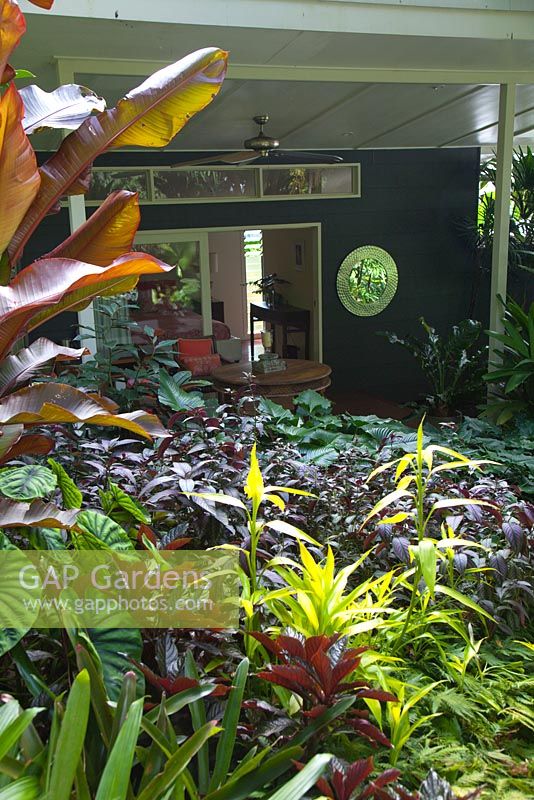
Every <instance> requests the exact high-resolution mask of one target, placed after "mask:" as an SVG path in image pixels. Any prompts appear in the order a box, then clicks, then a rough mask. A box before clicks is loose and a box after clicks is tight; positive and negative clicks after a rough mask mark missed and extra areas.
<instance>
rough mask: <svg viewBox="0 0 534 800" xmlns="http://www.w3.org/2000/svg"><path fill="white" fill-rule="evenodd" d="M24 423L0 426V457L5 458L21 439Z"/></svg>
mask: <svg viewBox="0 0 534 800" xmlns="http://www.w3.org/2000/svg"><path fill="white" fill-rule="evenodd" d="M23 433H24V425H5V426H4V427H3V428H0V458H3V456H5V454H6V453H8V452H9V451H10V450H11V448H12V447H14V446H15V445H16V444H17V442H18V441H19V439H20V437H21V436H22V434H23Z"/></svg>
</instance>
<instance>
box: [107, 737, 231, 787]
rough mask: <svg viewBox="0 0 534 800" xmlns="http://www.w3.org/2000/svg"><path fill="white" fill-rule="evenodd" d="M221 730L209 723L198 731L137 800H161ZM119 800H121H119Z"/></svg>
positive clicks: (180, 748)
mask: <svg viewBox="0 0 534 800" xmlns="http://www.w3.org/2000/svg"><path fill="white" fill-rule="evenodd" d="M219 730H220V728H216V727H215V723H213V722H208V724H207V725H205V726H204V727H203V728H201V729H200V730H199V731H196V733H194V734H193V735H192V736H191V737H190V738H189V739H188V740H187V742H184V744H183V745H182V746H181V747H179V748H178V750H177V751H176V752H175V753H174V754H173V756H172V758H170V759H169V760H168V761H167V763H166V764H165V769H164V770H163V772H160V773H159V775H156V777H155V778H154V780H152V781H151V782H150V783H149V784H148V786H147V787H146V788H145V789H144V790H143V791H142V792H141V794H140V795H139V796H138V798H137V800H159V798H161V797H162V795H163V794H164V792H166V791H167V790H168V789H169V788H170V787H171V786H173V785H174V783H175V782H176V779H177V778H178V777H179V775H180V774H181V773H182V772H183V771H184V770H185V768H186V767H187V765H188V764H189V762H190V761H191V759H192V758H193V756H195V755H196V754H197V753H198V751H199V750H200V748H201V747H202V745H203V744H204V742H206V741H207V740H208V739H209V738H210V737H211V736H213V735H214V734H216V733H218V731H219ZM96 800H110V798H107V797H106V798H104V797H102V798H99V797H97V798H96ZM117 800H119V798H117ZM120 800H122V798H120Z"/></svg>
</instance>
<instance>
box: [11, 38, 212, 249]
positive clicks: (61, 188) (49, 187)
mask: <svg viewBox="0 0 534 800" xmlns="http://www.w3.org/2000/svg"><path fill="white" fill-rule="evenodd" d="M226 60H227V54H226V53H225V52H223V51H222V50H219V49H217V48H214V47H211V48H206V49H204V50H198V51H197V52H195V53H192V54H191V55H189V56H186V57H185V58H182V59H181V60H180V61H178V62H176V63H175V64H171V66H169V67H165V68H164V69H161V70H159V72H156V73H154V75H152V76H151V77H150V78H148V79H147V80H146V81H145V82H144V83H142V84H141V85H140V86H138V87H137V88H136V89H134V90H133V91H131V92H129V93H128V94H127V95H126V97H123V98H122V100H119V102H118V103H117V105H116V106H115V108H111V109H109V110H108V111H103V112H101V113H100V114H96V115H94V116H91V117H88V118H87V119H86V120H85V122H83V123H82V124H81V125H80V127H79V128H78V130H76V131H73V132H72V133H71V134H70V135H69V136H67V137H66V138H65V139H64V140H63V142H62V144H61V146H60V148H59V150H58V151H57V153H55V154H54V155H53V156H52V157H51V158H50V159H49V160H48V161H47V162H46V163H45V164H44V165H43V166H42V167H41V170H40V172H41V187H40V189H39V193H38V194H37V197H36V198H35V201H34V203H33V204H32V206H31V208H30V209H29V210H28V212H27V214H26V216H25V217H24V219H23V220H22V222H21V224H20V226H19V228H18V230H17V232H16V233H15V236H14V237H13V241H12V242H11V245H10V248H9V255H10V258H11V262H12V263H15V262H16V261H17V260H18V258H19V257H20V255H21V253H22V249H23V247H24V245H25V243H26V242H27V240H28V238H29V237H30V236H31V234H32V233H33V231H34V230H35V228H36V227H37V225H38V224H39V222H40V221H41V219H42V218H43V217H44V215H45V214H47V213H48V212H49V211H50V209H51V208H53V206H54V205H55V204H56V203H57V202H58V201H59V199H60V198H61V197H63V196H65V195H67V194H69V193H70V191H71V187H72V185H73V184H77V181H78V178H79V176H80V175H82V174H83V172H84V171H85V170H86V169H87V167H88V166H90V164H92V162H93V161H94V160H95V158H96V157H97V156H98V155H100V153H102V152H104V151H105V150H108V149H110V148H116V147H126V146H129V145H134V146H136V147H164V146H165V145H167V144H168V143H169V142H170V141H171V140H172V139H173V138H174V137H175V136H176V134H177V133H178V131H180V130H181V128H183V126H184V125H185V124H186V122H188V120H189V119H191V117H193V116H194V115H195V114H196V113H197V112H198V111H201V110H202V109H203V108H204V107H205V106H207V105H208V103H210V102H211V100H213V98H214V97H215V96H216V94H217V93H218V91H219V89H220V87H221V84H222V81H223V80H224V76H225V74H226ZM76 188H77V189H79V187H78V186H77V187H76Z"/></svg>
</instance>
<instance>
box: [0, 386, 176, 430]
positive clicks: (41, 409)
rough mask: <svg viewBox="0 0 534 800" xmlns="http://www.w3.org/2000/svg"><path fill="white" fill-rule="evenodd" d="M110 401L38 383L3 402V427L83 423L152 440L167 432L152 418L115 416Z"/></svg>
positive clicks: (0, 414) (0, 418) (145, 415)
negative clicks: (135, 434) (114, 429)
mask: <svg viewBox="0 0 534 800" xmlns="http://www.w3.org/2000/svg"><path fill="white" fill-rule="evenodd" d="M114 408H116V406H115V404H112V403H111V401H110V400H108V399H107V398H100V397H98V396H97V395H93V394H91V395H89V394H85V393H84V392H81V391H80V390H79V389H75V388H74V387H73V386H67V385H66V384H64V383H37V384H34V385H33V386H27V387H26V388H24V389H19V391H18V392H13V394H10V395H9V396H8V397H7V398H5V399H4V400H0V425H15V424H22V425H47V424H50V423H52V424H57V423H63V422H68V423H74V422H84V423H93V424H94V425H103V426H106V427H109V426H117V427H118V428H126V430H129V431H132V433H137V434H138V435H139V436H144V437H145V438H146V439H150V438H152V437H153V436H160V437H165V436H168V435H169V434H168V432H167V431H166V430H165V428H164V427H163V426H162V424H161V422H160V421H159V419H158V418H157V417H155V416H154V415H153V414H148V413H147V412H146V411H131V412H129V413H128V414H115V413H113V409H114Z"/></svg>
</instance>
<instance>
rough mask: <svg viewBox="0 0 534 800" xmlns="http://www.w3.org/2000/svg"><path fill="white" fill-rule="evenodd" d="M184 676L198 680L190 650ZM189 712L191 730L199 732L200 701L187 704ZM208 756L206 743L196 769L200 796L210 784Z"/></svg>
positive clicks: (202, 719) (203, 715)
mask: <svg viewBox="0 0 534 800" xmlns="http://www.w3.org/2000/svg"><path fill="white" fill-rule="evenodd" d="M185 674H186V677H187V678H192V679H193V680H196V681H198V680H199V677H200V676H199V674H198V670H197V667H196V664H195V659H194V658H193V654H192V652H191V650H188V651H187V653H186V656H185ZM189 711H190V713H191V722H192V724H193V730H194V731H199V730H200V729H201V728H202V727H203V726H204V725H205V724H206V707H205V706H204V702H203V701H202V700H195V702H194V703H190V704H189ZM209 759H210V756H209V745H208V742H206V743H205V744H204V745H203V746H202V747H201V748H200V750H199V751H198V758H197V769H198V791H199V792H200V793H201V794H206V792H207V791H208V787H209V782H210V761H209Z"/></svg>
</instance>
